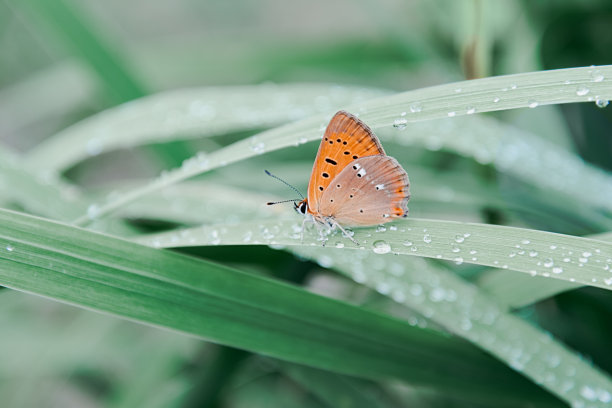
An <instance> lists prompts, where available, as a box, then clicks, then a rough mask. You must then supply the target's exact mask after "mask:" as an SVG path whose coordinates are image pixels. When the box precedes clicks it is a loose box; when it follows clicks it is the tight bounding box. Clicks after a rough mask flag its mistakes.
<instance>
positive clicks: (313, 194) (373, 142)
mask: <svg viewBox="0 0 612 408" xmlns="http://www.w3.org/2000/svg"><path fill="white" fill-rule="evenodd" d="M384 154H385V151H384V150H383V148H382V145H381V144H380V142H379V141H378V138H377V137H376V135H375V134H374V133H373V132H372V131H371V130H370V128H369V127H368V126H367V125H366V124H365V123H363V122H362V121H361V120H359V119H358V118H357V117H355V116H353V115H351V114H350V113H347V112H344V111H339V112H338V113H336V114H335V115H334V117H333V118H332V119H331V121H330V122H329V125H328V126H327V129H326V130H325V135H324V136H323V139H322V140H321V144H320V145H319V151H318V153H317V157H316V159H315V162H314V165H313V168H312V174H311V175H310V181H309V183H308V205H309V209H310V211H311V212H313V213H317V212H319V204H320V200H321V196H322V195H323V193H324V192H325V190H326V189H327V188H328V186H329V185H330V183H331V181H332V180H334V178H335V177H336V176H337V175H339V174H340V173H341V172H342V170H344V169H345V168H346V167H347V165H349V164H350V163H351V162H353V161H354V160H357V159H359V158H362V157H366V156H373V155H384Z"/></svg>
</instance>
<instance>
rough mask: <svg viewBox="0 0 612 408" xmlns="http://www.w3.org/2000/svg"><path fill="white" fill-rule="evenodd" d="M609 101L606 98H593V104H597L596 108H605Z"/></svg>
mask: <svg viewBox="0 0 612 408" xmlns="http://www.w3.org/2000/svg"><path fill="white" fill-rule="evenodd" d="M609 103H610V102H609V101H608V100H607V99H600V98H597V99H596V100H595V105H597V107H598V108H605V107H606V106H608V104H609Z"/></svg>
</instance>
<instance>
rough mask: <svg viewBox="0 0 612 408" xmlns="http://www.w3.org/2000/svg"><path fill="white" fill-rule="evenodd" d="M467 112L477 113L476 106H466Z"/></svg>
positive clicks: (469, 113) (470, 113)
mask: <svg viewBox="0 0 612 408" xmlns="http://www.w3.org/2000/svg"><path fill="white" fill-rule="evenodd" d="M465 113H467V114H468V115H472V114H474V113H476V108H475V107H473V106H468V107H467V108H466V112H465Z"/></svg>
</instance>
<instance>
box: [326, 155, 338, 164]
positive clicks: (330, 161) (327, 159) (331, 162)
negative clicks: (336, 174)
mask: <svg viewBox="0 0 612 408" xmlns="http://www.w3.org/2000/svg"><path fill="white" fill-rule="evenodd" d="M325 161H326V162H327V163H329V164H331V165H334V166H336V165H337V164H338V162H337V161H335V160H332V159H330V158H329V157H326V158H325Z"/></svg>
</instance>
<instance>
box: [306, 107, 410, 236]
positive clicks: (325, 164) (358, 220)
mask: <svg viewBox="0 0 612 408" xmlns="http://www.w3.org/2000/svg"><path fill="white" fill-rule="evenodd" d="M409 190H410V182H409V181H408V175H407V174H406V171H405V170H404V169H403V168H402V166H401V165H400V164H399V163H398V162H397V160H395V159H394V158H393V157H390V156H387V155H386V154H385V151H384V150H383V148H382V145H381V144H380V141H379V140H378V138H377V137H376V135H375V134H374V133H373V132H372V130H370V128H369V127H368V126H367V125H366V124H365V123H363V122H362V121H361V120H359V119H358V118H357V117H355V116H353V115H351V114H350V113H347V112H344V111H340V112H338V113H336V114H335V115H334V117H333V118H332V119H331V121H330V122H329V125H328V126H327V129H326V130H325V135H324V136H323V139H322V140H321V145H320V146H319V152H318V153H317V157H316V159H315V162H314V166H313V167H312V173H311V175H310V181H309V182H308V197H307V198H305V199H304V200H302V201H300V202H299V203H296V204H295V208H296V210H297V211H298V212H300V213H301V214H303V215H305V216H306V217H307V218H311V219H312V220H314V221H315V222H316V223H318V224H323V225H328V226H329V227H331V228H334V227H336V226H337V227H339V228H340V229H341V230H342V232H343V233H344V234H345V235H346V236H348V235H347V233H346V231H345V230H344V228H342V226H343V225H345V226H368V225H376V224H383V223H386V222H389V221H392V220H393V219H394V218H399V217H406V216H407V215H408V200H409V199H410V191H409ZM305 221H306V220H305ZM349 238H350V236H349ZM351 239H352V238H351Z"/></svg>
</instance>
